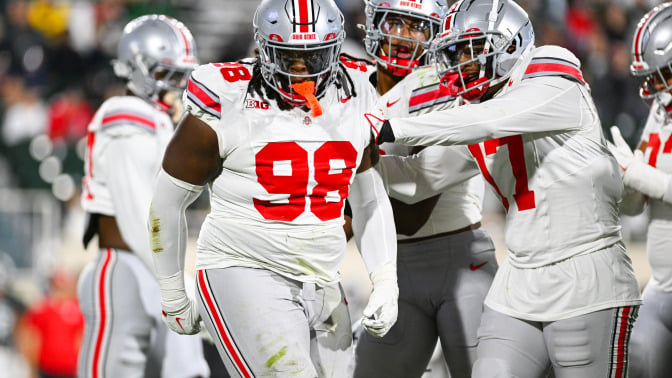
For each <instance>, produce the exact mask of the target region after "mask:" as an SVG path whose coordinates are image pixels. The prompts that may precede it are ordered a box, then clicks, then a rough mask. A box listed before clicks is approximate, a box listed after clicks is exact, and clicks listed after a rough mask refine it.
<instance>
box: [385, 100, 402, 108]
mask: <svg viewBox="0 0 672 378" xmlns="http://www.w3.org/2000/svg"><path fill="white" fill-rule="evenodd" d="M399 100H401V99H400V98H398V99H396V100H394V101H392V102H390V101H389V100H388V101H387V107H388V108H389V107H390V106H392V105H394V104H396V103H397V102H399Z"/></svg>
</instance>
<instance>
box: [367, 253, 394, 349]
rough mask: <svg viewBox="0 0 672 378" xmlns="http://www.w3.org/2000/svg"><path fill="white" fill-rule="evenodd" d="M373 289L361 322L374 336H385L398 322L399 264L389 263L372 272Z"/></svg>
mask: <svg viewBox="0 0 672 378" xmlns="http://www.w3.org/2000/svg"><path fill="white" fill-rule="evenodd" d="M371 283H372V285H373V291H372V292H371V296H370V297H369V303H368V304H367V305H366V307H365V308H364V311H363V315H364V316H362V319H361V323H362V326H363V327H364V329H366V331H367V332H368V333H370V334H371V335H372V336H375V337H383V336H385V335H386V334H387V332H388V331H389V330H390V328H392V326H393V325H394V323H396V322H397V315H398V311H399V310H398V307H397V305H398V304H397V300H398V298H399V287H398V286H397V266H396V264H393V263H387V264H385V265H383V266H381V267H380V268H378V269H377V270H376V271H374V272H371Z"/></svg>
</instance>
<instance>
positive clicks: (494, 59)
mask: <svg viewBox="0 0 672 378" xmlns="http://www.w3.org/2000/svg"><path fill="white" fill-rule="evenodd" d="M533 46H534V30H533V28H532V23H531V22H530V19H529V17H528V16H527V13H526V12H525V11H524V10H523V9H522V8H521V7H520V6H519V5H518V4H516V3H515V2H514V1H513V0H461V1H459V2H457V3H455V4H453V6H451V8H450V10H449V12H448V15H447V16H446V18H445V20H444V23H443V27H442V33H441V35H440V36H439V37H437V38H436V39H435V40H434V41H433V42H432V44H431V46H430V52H429V54H430V57H431V60H432V61H433V63H435V64H436V67H437V70H438V71H439V74H440V75H441V76H443V78H444V79H445V80H444V84H445V83H448V87H449V88H450V89H451V93H452V94H454V95H460V96H462V97H464V98H466V99H467V100H476V99H479V98H481V97H482V96H483V95H484V94H485V92H486V91H487V90H488V88H490V87H491V86H493V85H496V84H498V83H501V82H502V81H505V80H507V79H508V78H509V76H510V75H511V72H512V71H513V68H514V67H515V66H516V63H518V61H519V60H520V57H521V56H522V55H523V54H524V53H525V52H526V51H529V50H530V49H532V47H533ZM473 67H478V68H477V69H476V70H475V71H474V70H473Z"/></svg>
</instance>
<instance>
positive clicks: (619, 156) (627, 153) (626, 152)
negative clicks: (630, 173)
mask: <svg viewBox="0 0 672 378" xmlns="http://www.w3.org/2000/svg"><path fill="white" fill-rule="evenodd" d="M611 138H612V139H613V140H614V143H613V144H612V143H611V142H607V147H609V151H611V153H612V155H614V157H615V158H616V161H617V162H618V165H619V166H620V167H621V170H623V171H624V172H625V171H626V170H627V169H628V167H629V166H630V164H631V163H632V161H633V159H635V154H634V153H633V152H632V150H631V149H630V146H629V145H628V143H627V142H626V141H625V139H623V136H622V135H621V130H620V129H619V128H618V126H611ZM636 151H639V150H636ZM640 153H641V151H640ZM642 160H643V156H642Z"/></svg>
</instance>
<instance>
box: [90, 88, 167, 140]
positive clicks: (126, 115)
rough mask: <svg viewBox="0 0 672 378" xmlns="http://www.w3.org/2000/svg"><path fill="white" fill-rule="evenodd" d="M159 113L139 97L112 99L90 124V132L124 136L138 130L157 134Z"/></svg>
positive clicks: (103, 106)
mask: <svg viewBox="0 0 672 378" xmlns="http://www.w3.org/2000/svg"><path fill="white" fill-rule="evenodd" d="M158 112H159V111H158V110H156V109H154V108H153V107H152V106H151V105H149V104H148V103H147V102H145V101H144V100H142V99H141V98H138V97H134V96H115V97H111V98H109V99H108V100H106V101H105V102H104V103H103V105H101V107H100V109H98V111H97V112H96V115H95V116H94V118H93V120H92V121H91V123H90V124H89V131H103V132H105V133H107V134H110V135H123V134H128V133H134V132H137V131H138V130H142V131H146V132H150V133H155V132H156V128H157V122H158V120H157V117H156V116H157V113H158Z"/></svg>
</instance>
